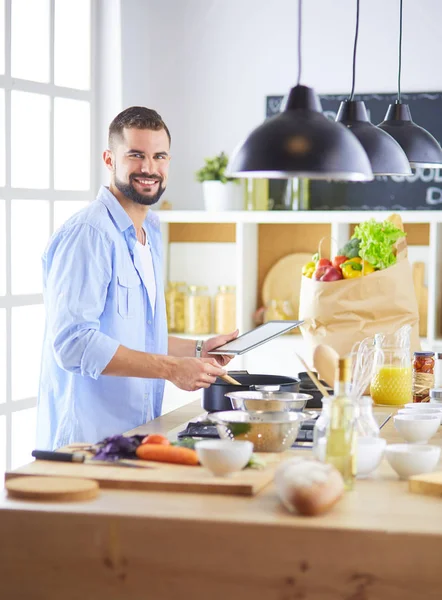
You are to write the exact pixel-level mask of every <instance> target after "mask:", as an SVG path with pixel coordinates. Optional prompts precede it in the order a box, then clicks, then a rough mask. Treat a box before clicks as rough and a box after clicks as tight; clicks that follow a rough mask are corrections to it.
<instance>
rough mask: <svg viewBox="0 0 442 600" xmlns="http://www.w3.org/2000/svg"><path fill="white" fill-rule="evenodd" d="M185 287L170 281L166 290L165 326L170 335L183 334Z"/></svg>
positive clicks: (182, 284)
mask: <svg viewBox="0 0 442 600" xmlns="http://www.w3.org/2000/svg"><path fill="white" fill-rule="evenodd" d="M186 290H187V286H186V284H185V283H183V282H181V281H170V282H169V285H168V286H167V290H166V312H167V326H168V330H169V332H170V333H184V326H185V323H184V302H185V299H186Z"/></svg>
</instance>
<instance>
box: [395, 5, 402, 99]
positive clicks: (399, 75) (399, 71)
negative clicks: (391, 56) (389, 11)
mask: <svg viewBox="0 0 442 600" xmlns="http://www.w3.org/2000/svg"><path fill="white" fill-rule="evenodd" d="M401 69H402V0H400V17H399V68H398V74H397V100H396V104H400V102H401Z"/></svg>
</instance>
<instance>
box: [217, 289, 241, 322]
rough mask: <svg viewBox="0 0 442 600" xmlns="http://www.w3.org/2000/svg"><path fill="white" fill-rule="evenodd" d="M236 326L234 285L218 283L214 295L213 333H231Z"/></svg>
mask: <svg viewBox="0 0 442 600" xmlns="http://www.w3.org/2000/svg"><path fill="white" fill-rule="evenodd" d="M235 328H236V294H235V286H233V285H220V286H219V287H218V293H217V294H216V296H215V333H231V332H232V331H235Z"/></svg>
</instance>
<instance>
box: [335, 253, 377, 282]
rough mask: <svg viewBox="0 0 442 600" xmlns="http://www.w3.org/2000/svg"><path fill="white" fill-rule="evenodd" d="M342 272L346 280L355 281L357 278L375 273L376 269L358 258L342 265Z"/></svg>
mask: <svg viewBox="0 0 442 600" xmlns="http://www.w3.org/2000/svg"><path fill="white" fill-rule="evenodd" d="M341 270H342V276H343V277H344V279H355V278H356V277H362V276H363V275H370V273H374V271H375V268H374V267H373V265H372V264H370V263H369V262H367V261H366V260H362V258H360V257H359V256H357V257H356V258H352V259H350V260H347V261H346V262H344V263H342V265H341Z"/></svg>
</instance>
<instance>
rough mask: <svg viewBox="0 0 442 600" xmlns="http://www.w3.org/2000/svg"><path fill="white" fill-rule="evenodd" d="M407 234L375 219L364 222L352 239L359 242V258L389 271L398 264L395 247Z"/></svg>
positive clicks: (377, 267) (376, 267) (390, 224)
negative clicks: (389, 268)
mask: <svg viewBox="0 0 442 600" xmlns="http://www.w3.org/2000/svg"><path fill="white" fill-rule="evenodd" d="M405 235H406V234H405V233H404V232H403V231H402V230H401V229H398V228H397V227H395V226H394V225H393V223H390V221H384V222H383V223H378V222H377V221H375V220H374V219H370V220H369V221H364V222H363V223H361V224H360V225H358V226H357V227H356V228H355V231H354V234H353V236H352V238H357V239H358V240H359V256H360V257H361V258H363V259H364V260H366V261H367V262H369V263H370V264H372V265H373V266H374V267H375V269H387V268H388V267H391V266H392V265H394V264H395V263H396V256H395V255H394V254H393V246H394V244H395V243H396V242H397V241H398V239H400V238H401V237H405Z"/></svg>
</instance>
